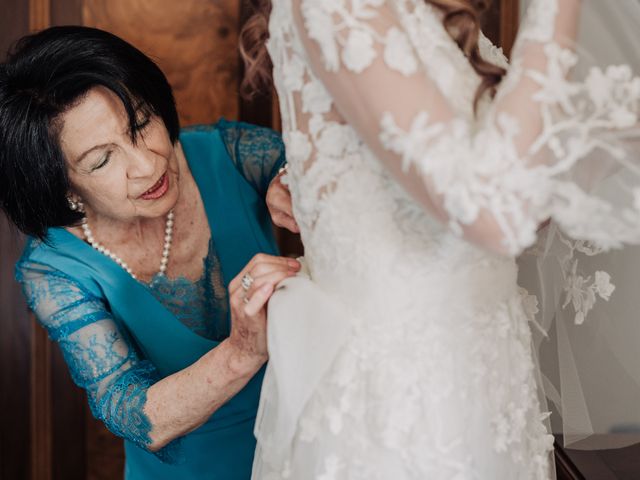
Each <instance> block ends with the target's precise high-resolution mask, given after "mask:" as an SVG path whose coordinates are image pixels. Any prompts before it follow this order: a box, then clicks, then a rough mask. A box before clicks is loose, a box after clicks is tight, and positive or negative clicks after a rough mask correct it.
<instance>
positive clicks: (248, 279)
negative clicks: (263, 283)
mask: <svg viewBox="0 0 640 480" xmlns="http://www.w3.org/2000/svg"><path fill="white" fill-rule="evenodd" d="M253 281H254V279H253V277H252V276H251V275H250V274H248V273H245V274H244V275H243V276H242V281H241V284H242V289H243V290H244V291H245V292H248V291H249V289H250V288H251V285H253Z"/></svg>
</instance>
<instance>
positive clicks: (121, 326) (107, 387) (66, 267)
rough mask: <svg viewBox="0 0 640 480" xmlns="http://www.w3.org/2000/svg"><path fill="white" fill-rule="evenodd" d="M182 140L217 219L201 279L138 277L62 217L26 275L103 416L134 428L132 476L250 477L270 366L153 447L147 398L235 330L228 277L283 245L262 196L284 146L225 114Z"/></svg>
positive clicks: (121, 429)
mask: <svg viewBox="0 0 640 480" xmlns="http://www.w3.org/2000/svg"><path fill="white" fill-rule="evenodd" d="M180 142H181V144H182V147H183V149H184V152H185V156H186V158H187V162H188V164H189V167H190V169H191V172H192V174H193V176H194V178H195V180H196V183H197V185H198V188H199V191H200V195H201V197H202V200H203V203H204V206H205V210H206V213H207V217H208V221H209V226H210V229H211V241H210V244H209V253H208V254H207V257H206V258H205V259H203V262H204V267H205V268H204V274H203V276H202V278H201V279H200V280H198V281H197V282H190V281H189V280H186V279H184V278H177V279H168V278H165V277H161V276H156V278H154V279H153V280H152V282H150V283H149V284H145V283H141V282H138V281H136V280H134V279H133V278H132V277H131V276H130V275H129V274H128V273H127V272H126V271H124V270H123V269H122V268H121V267H120V266H119V265H118V264H117V263H115V262H114V261H112V260H111V259H109V258H108V257H106V256H104V255H102V254H101V253H99V252H98V251H96V250H95V249H93V248H92V247H91V246H89V245H88V244H87V243H85V242H83V241H82V240H80V239H78V238H77V237H75V236H74V235H72V234H70V233H69V232H67V231H66V230H64V229H60V228H52V229H50V230H49V232H48V241H47V242H41V241H39V240H35V239H31V240H30V241H29V242H28V244H27V246H26V248H25V252H24V254H23V256H22V258H21V259H20V261H19V262H18V264H17V265H16V276H17V278H18V280H19V281H20V282H21V283H22V285H23V289H24V292H25V295H26V297H27V299H28V301H29V304H30V307H31V308H32V309H33V311H34V312H35V313H36V316H37V317H38V319H39V321H40V322H41V323H42V324H43V325H44V327H45V328H46V329H47V331H48V333H49V336H50V338H51V339H52V340H54V341H56V342H58V344H59V345H60V347H61V350H62V352H63V355H64V357H65V360H66V362H67V364H68V366H69V370H70V372H71V375H72V377H73V379H74V381H75V382H76V384H77V385H79V386H80V387H82V388H84V389H85V390H86V392H87V396H88V398H89V403H90V407H91V410H92V412H93V414H94V415H95V417H96V418H98V419H100V420H102V421H103V422H104V423H105V424H106V426H107V427H108V428H109V429H110V430H111V431H112V432H113V433H115V434H116V435H118V436H121V437H123V438H124V439H125V452H126V467H125V478H126V479H127V480H139V479H154V480H165V479H166V480H191V479H193V480H195V479H211V480H213V479H219V480H248V479H249V478H250V476H251V464H252V460H253V453H254V448H255V439H254V436H253V425H254V421H255V417H256V412H257V407H258V396H259V392H260V386H261V381H262V375H263V371H260V372H259V373H258V374H256V375H255V376H254V378H253V379H252V380H251V381H250V382H249V383H248V384H247V386H246V387H245V388H244V389H243V390H241V391H240V392H239V393H238V394H237V395H236V396H235V397H233V398H232V399H231V400H229V401H228V402H227V403H226V404H225V405H224V406H222V407H221V408H220V409H218V410H217V411H216V412H215V413H214V414H213V415H212V416H211V418H210V419H209V420H208V421H207V422H206V423H205V424H204V425H202V426H201V427H200V428H198V429H197V430H195V431H193V432H191V433H189V434H187V435H185V436H183V437H182V438H179V439H176V440H174V441H173V442H171V443H170V444H169V445H167V446H166V447H164V448H163V449H162V450H160V451H158V452H155V453H151V452H149V451H148V449H147V447H148V445H149V443H150V439H149V432H150V431H151V425H150V423H149V419H148V418H147V417H146V415H145V413H144V405H145V402H146V392H147V389H148V388H149V387H150V386H151V385H153V384H154V383H155V382H157V381H159V380H161V379H162V378H164V377H166V376H168V375H171V374H173V373H175V372H177V371H179V370H182V369H184V368H185V367H188V366H189V365H191V364H192V363H194V362H195V361H196V360H198V359H199V358H200V357H201V356H202V355H204V354H205V353H206V352H208V351H209V350H211V349H212V348H215V347H216V345H218V344H219V343H220V341H222V340H223V339H224V338H226V337H227V336H228V335H229V331H230V321H229V318H230V317H229V305H228V296H227V285H228V283H229V281H230V280H231V279H233V278H234V277H235V276H236V275H237V274H238V272H240V270H241V269H242V268H243V267H244V266H245V265H246V264H247V263H248V262H249V260H250V259H251V258H252V257H253V256H254V255H255V254H256V253H259V252H264V253H269V254H272V255H274V254H277V249H276V245H275V242H274V238H273V234H272V228H271V223H270V219H269V215H268V212H267V209H266V206H265V202H264V196H265V193H266V190H267V188H268V185H269V183H270V181H271V179H272V178H273V177H274V176H275V175H276V174H277V172H278V169H279V168H280V166H281V165H282V164H283V163H284V147H283V145H282V141H281V139H280V137H279V136H278V135H277V134H276V133H274V132H273V131H271V130H268V129H264V128H260V127H254V126H250V125H246V124H242V123H235V122H233V123H232V122H226V121H220V122H219V123H218V124H216V125H215V126H206V127H195V128H190V129H186V130H183V132H182V133H181V135H180Z"/></svg>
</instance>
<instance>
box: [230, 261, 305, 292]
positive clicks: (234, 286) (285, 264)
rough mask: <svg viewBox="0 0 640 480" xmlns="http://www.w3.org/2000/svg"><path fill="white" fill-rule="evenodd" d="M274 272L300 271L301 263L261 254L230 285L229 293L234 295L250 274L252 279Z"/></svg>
mask: <svg viewBox="0 0 640 480" xmlns="http://www.w3.org/2000/svg"><path fill="white" fill-rule="evenodd" d="M273 270H292V271H298V270H300V262H298V261H297V260H294V259H293V258H286V257H276V256H273V255H267V254H264V253H259V254H258V255H256V256H254V257H253V258H252V259H251V261H249V263H248V264H247V266H246V267H244V268H243V269H242V271H241V272H240V273H239V274H238V275H237V276H236V277H235V278H234V279H233V280H232V281H231V283H230V284H229V293H231V294H233V293H234V292H236V291H237V290H238V289H239V288H241V286H242V278H243V277H244V276H245V275H247V274H249V275H250V276H251V277H252V278H256V277H258V276H262V275H264V274H265V273H268V272H269V271H273Z"/></svg>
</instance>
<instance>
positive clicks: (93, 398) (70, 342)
mask: <svg viewBox="0 0 640 480" xmlns="http://www.w3.org/2000/svg"><path fill="white" fill-rule="evenodd" d="M16 272H17V278H18V281H19V282H20V283H21V284H22V287H23V290H24V294H25V296H26V298H27V301H28V303H29V307H30V308H31V309H32V310H33V311H34V313H35V314H36V317H37V318H38V320H39V322H40V323H41V324H42V325H43V326H44V327H45V328H46V329H47V332H48V334H49V337H50V338H51V340H53V341H55V342H58V344H59V346H60V349H61V350H62V354H63V356H64V359H65V361H66V363H67V365H68V366H69V371H70V373H71V376H72V378H73V381H74V382H75V383H76V384H77V385H78V386H79V387H81V388H83V389H85V390H86V392H87V397H88V399H89V405H90V407H91V411H92V413H93V415H94V416H95V417H96V418H97V419H99V420H101V421H102V422H104V424H105V425H106V426H107V428H108V429H109V430H110V431H111V432H113V433H114V434H115V435H117V436H119V437H123V438H125V439H127V440H130V441H132V442H134V443H135V444H137V445H138V446H140V447H142V448H145V449H148V446H149V445H150V444H151V440H150V437H149V433H150V432H151V430H152V425H151V423H150V421H149V419H148V417H147V415H146V414H145V411H144V407H145V403H146V392H147V389H148V388H149V387H150V386H151V385H153V384H154V383H155V382H157V381H158V380H159V379H160V378H159V375H158V372H157V371H156V369H155V367H154V366H153V365H152V364H151V363H150V362H149V361H146V360H143V359H141V358H139V356H138V355H137V353H136V350H135V348H134V347H133V344H132V342H131V341H130V340H129V339H128V338H127V336H126V334H125V333H124V331H123V330H121V329H120V328H118V325H117V323H116V321H115V320H114V319H113V317H112V316H111V314H110V312H109V311H108V309H107V308H106V307H105V305H104V302H103V301H102V300H101V299H99V298H96V297H94V296H93V295H91V294H90V293H88V292H86V291H85V290H83V288H82V287H81V286H80V285H79V284H78V283H77V282H75V281H74V280H73V279H71V278H70V277H68V276H66V275H64V274H63V273H61V272H59V271H56V270H53V269H51V268H49V267H47V266H45V265H39V264H34V263H31V262H22V263H21V264H19V265H18V267H17V269H16ZM179 443H180V442H179V440H174V441H173V442H172V443H170V444H169V445H167V446H165V447H164V448H162V449H161V450H159V451H157V452H155V454H156V455H157V456H158V457H159V458H160V459H161V460H162V461H164V462H167V463H175V462H177V461H179V459H180V448H179Z"/></svg>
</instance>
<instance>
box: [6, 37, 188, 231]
mask: <svg viewBox="0 0 640 480" xmlns="http://www.w3.org/2000/svg"><path fill="white" fill-rule="evenodd" d="M99 86H102V87H105V88H107V89H109V90H110V91H112V92H113V93H114V94H115V95H117V96H118V97H119V98H120V100H121V101H122V104H123V106H124V109H125V111H126V113H127V116H128V117H129V125H130V132H131V140H132V141H133V142H135V140H136V136H137V133H138V131H139V129H140V127H139V125H138V122H137V121H136V118H137V116H136V110H138V109H139V108H141V107H142V108H145V109H148V110H149V111H150V112H151V113H153V114H155V115H157V116H159V117H160V118H161V119H162V120H163V122H164V124H165V127H166V128H167V131H168V133H169V137H170V138H171V141H172V142H174V143H175V142H176V141H177V139H178V134H179V130H180V125H179V121H178V114H177V111H176V107H175V101H174V98H173V93H172V91H171V87H170V86H169V83H168V82H167V79H166V77H165V76H164V74H163V73H162V72H161V71H160V69H159V68H158V66H157V65H156V64H155V63H153V61H152V60H151V59H150V58H149V57H147V56H146V55H145V54H143V53H142V52H141V51H140V50H138V49H136V48H135V47H133V46H132V45H130V44H129V43H127V42H125V41H124V40H122V39H120V38H118V37H116V36H115V35H112V34H110V33H108V32H104V31H102V30H98V29H95V28H88V27H77V26H73V27H71V26H68V27H53V28H49V29H46V30H43V31H41V32H39V33H36V34H33V35H29V36H26V37H24V38H22V39H21V40H19V41H18V42H17V43H16V45H15V46H14V48H13V49H12V51H11V52H10V53H9V55H8V58H7V61H6V62H5V63H3V64H0V208H2V210H4V211H5V213H6V214H7V215H8V216H9V218H10V219H11V221H12V222H13V223H14V224H15V225H16V226H17V227H18V228H19V229H20V230H21V231H22V232H24V233H26V234H28V235H32V236H35V237H38V238H40V239H45V238H46V232H47V229H48V228H50V227H63V226H69V225H74V224H77V223H78V222H79V221H80V220H81V219H82V214H80V213H78V212H75V211H73V210H71V209H70V208H69V204H68V201H67V194H68V193H69V179H68V176H67V166H66V163H65V158H64V155H63V154H62V151H61V149H60V143H59V134H60V130H61V128H60V127H61V125H60V124H59V122H56V120H57V119H59V117H60V115H61V114H63V113H64V112H65V111H67V110H68V109H70V108H72V107H74V106H75V105H77V104H78V103H79V102H80V101H81V100H82V98H83V97H84V96H85V95H86V94H87V93H88V92H89V90H91V89H92V88H95V87H99Z"/></svg>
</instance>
